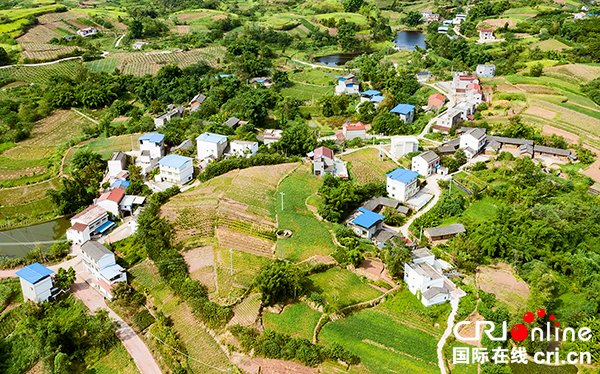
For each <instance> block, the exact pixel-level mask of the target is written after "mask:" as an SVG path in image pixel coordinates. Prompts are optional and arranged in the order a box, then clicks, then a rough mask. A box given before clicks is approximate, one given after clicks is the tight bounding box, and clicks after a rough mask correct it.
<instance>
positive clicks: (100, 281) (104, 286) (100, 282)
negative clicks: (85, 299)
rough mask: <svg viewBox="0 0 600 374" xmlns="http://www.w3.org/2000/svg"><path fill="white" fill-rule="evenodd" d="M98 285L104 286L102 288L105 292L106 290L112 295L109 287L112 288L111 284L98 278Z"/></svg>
mask: <svg viewBox="0 0 600 374" xmlns="http://www.w3.org/2000/svg"><path fill="white" fill-rule="evenodd" d="M98 285H99V286H100V287H102V288H104V290H105V291H106V292H108V293H109V294H111V295H112V292H111V288H112V286H111V285H110V284H108V283H106V281H105V280H104V279H100V280H99V281H98Z"/></svg>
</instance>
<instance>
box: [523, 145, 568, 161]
mask: <svg viewBox="0 0 600 374" xmlns="http://www.w3.org/2000/svg"><path fill="white" fill-rule="evenodd" d="M533 149H534V151H536V152H542V153H550V154H553V155H556V156H563V157H571V158H572V156H574V155H573V153H572V152H571V151H569V150H568V149H560V148H554V147H546V146H543V145H535V146H534V147H533ZM575 158H577V157H575Z"/></svg>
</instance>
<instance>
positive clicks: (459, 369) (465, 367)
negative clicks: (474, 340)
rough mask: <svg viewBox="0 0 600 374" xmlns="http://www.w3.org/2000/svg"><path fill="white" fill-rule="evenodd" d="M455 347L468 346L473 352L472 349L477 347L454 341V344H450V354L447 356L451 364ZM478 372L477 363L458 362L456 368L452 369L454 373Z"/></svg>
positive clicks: (469, 373)
mask: <svg viewBox="0 0 600 374" xmlns="http://www.w3.org/2000/svg"><path fill="white" fill-rule="evenodd" d="M454 348H468V349H469V353H471V349H472V348H475V346H473V345H470V344H466V343H461V342H456V341H455V342H454V343H452V345H451V346H450V350H449V353H448V356H447V357H446V359H447V360H448V363H449V364H451V363H452V358H453V351H454ZM469 357H471V355H470V354H469ZM477 373H478V371H477V364H456V365H454V369H452V374H477Z"/></svg>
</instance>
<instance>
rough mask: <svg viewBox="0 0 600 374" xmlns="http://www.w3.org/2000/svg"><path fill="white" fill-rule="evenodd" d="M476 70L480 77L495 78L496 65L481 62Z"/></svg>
mask: <svg viewBox="0 0 600 374" xmlns="http://www.w3.org/2000/svg"><path fill="white" fill-rule="evenodd" d="M475 72H476V74H477V76H478V77H486V78H493V77H494V75H496V65H491V64H489V65H488V64H480V65H477V68H476V69H475Z"/></svg>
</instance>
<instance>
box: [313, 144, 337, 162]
mask: <svg viewBox="0 0 600 374" xmlns="http://www.w3.org/2000/svg"><path fill="white" fill-rule="evenodd" d="M314 153H315V159H317V158H321V157H327V158H330V159H332V160H333V151H332V150H331V149H329V148H326V147H319V148H317V149H315V151H314Z"/></svg>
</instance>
